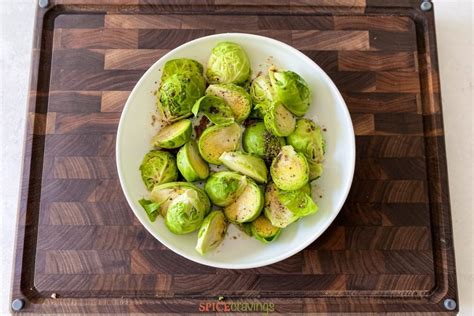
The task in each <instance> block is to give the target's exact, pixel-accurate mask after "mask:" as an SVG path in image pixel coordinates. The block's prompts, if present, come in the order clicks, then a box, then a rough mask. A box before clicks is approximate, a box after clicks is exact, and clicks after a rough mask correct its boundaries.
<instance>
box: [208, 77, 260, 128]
mask: <svg viewBox="0 0 474 316" xmlns="http://www.w3.org/2000/svg"><path fill="white" fill-rule="evenodd" d="M206 95H213V96H216V97H220V98H222V99H224V101H225V102H226V103H227V104H228V105H229V107H230V108H231V110H232V113H234V118H235V121H236V122H237V123H241V122H243V121H244V120H245V119H246V118H247V117H248V116H249V114H250V111H251V110H252V100H251V99H250V95H249V94H248V92H247V91H245V89H244V88H242V87H239V86H237V85H235V84H232V83H228V84H211V85H210V86H209V87H207V90H206Z"/></svg>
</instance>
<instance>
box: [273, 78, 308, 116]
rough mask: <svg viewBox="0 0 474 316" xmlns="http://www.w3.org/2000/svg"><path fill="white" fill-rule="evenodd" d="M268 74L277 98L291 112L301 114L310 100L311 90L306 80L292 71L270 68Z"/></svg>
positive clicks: (306, 108) (304, 111)
mask: <svg viewBox="0 0 474 316" xmlns="http://www.w3.org/2000/svg"><path fill="white" fill-rule="evenodd" d="M268 76H269V77H270V82H271V84H272V87H273V89H274V91H275V93H276V95H277V96H278V99H279V100H280V101H281V102H283V104H284V105H285V107H286V108H287V109H288V110H289V111H290V112H291V113H293V114H294V115H296V116H303V115H304V114H305V113H306V111H308V108H309V105H310V102H311V91H310V90H309V87H308V84H307V83H306V81H304V79H303V78H301V76H300V75H298V74H297V73H296V72H293V71H277V70H276V69H270V70H269V72H268Z"/></svg>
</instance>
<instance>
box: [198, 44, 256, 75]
mask: <svg viewBox="0 0 474 316" xmlns="http://www.w3.org/2000/svg"><path fill="white" fill-rule="evenodd" d="M250 72H251V70H250V60H249V58H248V56H247V54H246V53H245V51H244V49H243V48H242V47H240V46H239V45H238V44H236V43H231V42H222V43H219V44H217V45H216V46H215V47H214V48H213V49H212V52H211V56H210V57H209V61H208V63H207V69H206V77H207V80H208V81H209V82H210V83H235V84H245V82H246V81H247V80H248V79H249V77H250Z"/></svg>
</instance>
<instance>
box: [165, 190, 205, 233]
mask: <svg viewBox="0 0 474 316" xmlns="http://www.w3.org/2000/svg"><path fill="white" fill-rule="evenodd" d="M206 213H207V209H206V208H205V206H204V204H203V203H202V202H201V201H200V200H199V194H198V192H197V191H196V190H190V189H188V190H186V191H184V193H182V194H180V195H178V196H177V197H176V198H175V199H173V201H171V202H170V203H169V206H168V210H167V212H166V219H165V224H166V227H168V229H169V230H170V231H171V232H172V233H174V234H178V235H182V234H188V233H191V232H193V231H195V230H197V229H199V227H201V224H202V222H203V220H204V217H205V216H206Z"/></svg>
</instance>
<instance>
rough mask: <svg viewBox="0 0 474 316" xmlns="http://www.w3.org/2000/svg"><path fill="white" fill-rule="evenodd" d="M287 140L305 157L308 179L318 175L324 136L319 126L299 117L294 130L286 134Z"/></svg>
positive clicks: (321, 160)
mask: <svg viewBox="0 0 474 316" xmlns="http://www.w3.org/2000/svg"><path fill="white" fill-rule="evenodd" d="M287 141H288V144H290V145H292V146H293V148H294V149H295V150H296V151H297V152H299V153H302V154H303V155H304V156H305V157H306V160H307V161H308V165H309V180H310V181H311V180H314V179H316V178H318V177H320V176H321V174H322V172H323V165H322V162H323V159H324V138H323V133H322V132H321V128H320V127H319V126H317V125H316V124H315V123H314V122H313V121H311V120H309V119H299V120H298V121H297V122H296V128H295V131H294V132H293V133H291V135H290V136H288V138H287Z"/></svg>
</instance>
